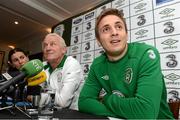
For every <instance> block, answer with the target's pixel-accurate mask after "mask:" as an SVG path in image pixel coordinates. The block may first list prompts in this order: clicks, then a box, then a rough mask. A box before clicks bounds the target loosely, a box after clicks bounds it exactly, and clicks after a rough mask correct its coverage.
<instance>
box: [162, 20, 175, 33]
mask: <svg viewBox="0 0 180 120" xmlns="http://www.w3.org/2000/svg"><path fill="white" fill-rule="evenodd" d="M164 26H165V27H166V28H165V29H164V33H165V34H170V33H173V32H174V29H175V28H174V26H173V22H166V23H164Z"/></svg>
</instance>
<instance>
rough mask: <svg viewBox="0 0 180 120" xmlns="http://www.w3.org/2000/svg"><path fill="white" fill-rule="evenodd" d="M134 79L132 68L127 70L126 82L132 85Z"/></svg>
mask: <svg viewBox="0 0 180 120" xmlns="http://www.w3.org/2000/svg"><path fill="white" fill-rule="evenodd" d="M132 77H133V71H132V68H127V69H126V71H125V82H126V83H128V84H130V83H131V81H132Z"/></svg>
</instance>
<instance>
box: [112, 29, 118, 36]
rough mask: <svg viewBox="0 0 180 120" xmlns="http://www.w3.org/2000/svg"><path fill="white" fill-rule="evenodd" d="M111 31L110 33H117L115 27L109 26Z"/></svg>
mask: <svg viewBox="0 0 180 120" xmlns="http://www.w3.org/2000/svg"><path fill="white" fill-rule="evenodd" d="M111 33H112V35H117V34H118V32H117V30H116V28H114V27H113V28H111Z"/></svg>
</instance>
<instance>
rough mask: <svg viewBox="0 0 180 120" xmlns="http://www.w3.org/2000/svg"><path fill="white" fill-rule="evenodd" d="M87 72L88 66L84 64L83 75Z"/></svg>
mask: <svg viewBox="0 0 180 120" xmlns="http://www.w3.org/2000/svg"><path fill="white" fill-rule="evenodd" d="M88 72H89V65H88V64H85V65H84V73H85V74H86V73H88Z"/></svg>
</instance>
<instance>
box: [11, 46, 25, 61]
mask: <svg viewBox="0 0 180 120" xmlns="http://www.w3.org/2000/svg"><path fill="white" fill-rule="evenodd" d="M16 52H22V53H24V55H26V56H28V52H26V51H24V50H23V49H21V48H14V49H12V50H10V51H9V54H8V61H9V62H10V63H12V60H11V57H12V55H13V54H14V53H16Z"/></svg>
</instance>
